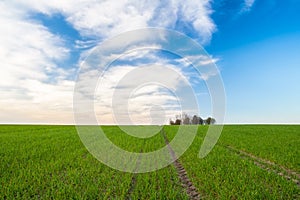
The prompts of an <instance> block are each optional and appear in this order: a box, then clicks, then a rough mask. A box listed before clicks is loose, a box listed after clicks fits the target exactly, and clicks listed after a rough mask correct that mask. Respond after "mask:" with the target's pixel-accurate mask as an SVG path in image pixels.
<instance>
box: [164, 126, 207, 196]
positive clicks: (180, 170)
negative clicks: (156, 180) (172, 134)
mask: <svg viewBox="0 0 300 200" xmlns="http://www.w3.org/2000/svg"><path fill="white" fill-rule="evenodd" d="M161 133H162V135H163V137H164V139H165V142H166V144H167V145H168V148H169V152H170V155H171V157H172V159H173V160H175V162H174V163H173V164H174V166H175V168H176V171H177V174H178V177H179V179H180V181H181V184H182V187H183V188H184V189H185V191H186V193H187V194H188V196H189V198H190V199H192V200H199V199H201V196H200V194H199V192H198V191H197V188H196V187H195V186H194V185H193V183H192V181H191V180H190V179H189V177H188V175H187V172H186V170H185V169H184V167H183V166H182V165H181V163H180V162H179V160H178V158H177V157H176V154H175V152H174V150H173V149H172V147H171V146H170V144H169V140H168V138H167V136H166V134H165V132H164V129H162V131H161Z"/></svg>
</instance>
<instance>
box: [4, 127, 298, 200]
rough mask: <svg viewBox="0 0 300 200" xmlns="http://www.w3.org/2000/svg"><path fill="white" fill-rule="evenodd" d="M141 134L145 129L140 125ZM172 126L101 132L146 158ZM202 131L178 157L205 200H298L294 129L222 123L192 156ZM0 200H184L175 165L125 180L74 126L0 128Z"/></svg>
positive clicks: (126, 175)
mask: <svg viewBox="0 0 300 200" xmlns="http://www.w3.org/2000/svg"><path fill="white" fill-rule="evenodd" d="M145 128H147V127H145ZM177 128H178V127H176V126H165V127H164V133H161V132H160V133H157V134H156V135H155V136H153V137H151V138H149V139H139V138H134V137H131V136H128V135H126V134H124V133H123V132H122V131H121V130H120V129H119V128H118V127H116V126H105V127H103V129H104V130H105V132H106V135H107V136H108V138H109V139H110V140H111V141H112V142H113V143H115V144H116V145H118V146H119V147H121V148H123V149H126V150H127V151H133V152H150V151H153V150H156V149H159V148H162V147H163V146H165V145H166V141H165V139H164V136H163V134H165V135H166V137H167V138H168V139H169V140H171V139H172V138H173V137H174V135H175V134H176V129H177ZM207 128H208V127H207V126H200V127H199V129H198V134H197V136H196V138H195V140H194V142H193V144H192V145H191V146H190V148H189V149H188V150H187V151H186V152H185V153H184V155H183V156H182V157H180V159H179V162H180V163H181V165H182V166H183V167H184V169H185V171H186V174H187V176H188V177H189V180H190V181H191V182H192V184H193V186H194V187H195V188H196V191H197V192H198V194H199V195H200V197H201V198H204V199H300V183H299V181H300V156H299V155H300V149H299V146H300V126H292V125H287V126H282V125H278V126H276V125H230V126H229V125H228V126H224V130H223V133H222V135H221V137H220V139H219V141H218V143H217V145H216V146H215V147H214V149H213V150H212V151H211V152H210V154H208V156H207V157H205V158H204V159H199V158H198V153H199V149H200V146H201V144H202V142H203V138H204V137H205V133H206V130H207ZM0 157H1V162H0V199H49V198H52V199H189V198H190V197H191V195H190V194H188V192H187V188H186V187H185V186H184V184H183V183H182V177H181V176H180V173H179V172H178V167H176V166H175V165H170V166H168V167H166V168H164V169H161V170H158V171H155V172H150V173H144V174H131V173H125V172H120V171H117V170H113V169H111V168H109V167H107V166H106V165H104V164H102V163H101V162H99V161H98V160H97V159H95V158H94V157H93V156H92V155H91V154H89V152H88V151H87V150H86V148H85V147H84V146H83V144H82V143H81V141H80V139H79V136H78V135H77V132H76V129H75V127H74V126H42V125H40V126H38V125H36V126H29V125H28V126H26V125H1V126H0Z"/></svg>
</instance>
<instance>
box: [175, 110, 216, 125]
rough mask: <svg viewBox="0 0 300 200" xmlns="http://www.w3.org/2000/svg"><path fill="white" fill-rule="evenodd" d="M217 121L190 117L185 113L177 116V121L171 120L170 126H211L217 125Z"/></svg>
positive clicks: (195, 116)
mask: <svg viewBox="0 0 300 200" xmlns="http://www.w3.org/2000/svg"><path fill="white" fill-rule="evenodd" d="M215 123H216V120H215V119H214V118H212V117H208V118H207V119H202V118H201V117H200V116H197V115H194V116H193V117H190V116H189V115H188V114H186V113H183V114H182V115H176V120H175V121H174V120H171V119H170V125H182V124H183V125H189V124H200V125H210V124H215Z"/></svg>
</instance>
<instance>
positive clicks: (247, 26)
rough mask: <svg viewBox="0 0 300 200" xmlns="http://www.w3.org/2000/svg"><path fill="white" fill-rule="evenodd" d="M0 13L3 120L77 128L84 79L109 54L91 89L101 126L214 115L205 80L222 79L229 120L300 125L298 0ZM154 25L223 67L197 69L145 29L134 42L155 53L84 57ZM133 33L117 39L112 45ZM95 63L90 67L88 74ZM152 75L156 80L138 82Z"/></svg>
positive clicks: (13, 7) (43, 7) (59, 4)
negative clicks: (77, 96)
mask: <svg viewBox="0 0 300 200" xmlns="http://www.w3.org/2000/svg"><path fill="white" fill-rule="evenodd" d="M0 10H1V12H0V29H1V31H0V61H1V73H0V94H1V95H0V123H2V124H6V123H31V124H35V123H50V124H51V123H54V124H73V123H74V105H73V97H74V87H75V86H76V83H77V82H78V77H79V76H80V75H82V76H83V77H85V80H92V79H93V80H96V81H98V78H99V69H98V68H97V67H98V66H99V65H100V64H101V63H102V62H104V61H105V60H106V59H110V58H111V57H112V56H113V58H114V59H115V62H113V63H112V64H111V66H110V67H109V68H108V69H106V71H105V73H104V74H102V75H101V76H102V79H101V81H102V82H101V81H100V82H97V83H98V85H97V87H96V89H95V90H93V91H94V92H95V94H94V96H93V98H92V100H93V103H94V105H93V106H94V108H95V115H96V117H97V120H98V122H99V124H114V123H120V124H123V123H124V124H126V123H128V122H129V121H130V122H132V123H133V124H149V123H150V124H151V123H155V124H159V123H167V121H168V120H169V118H172V117H174V115H176V114H178V113H180V112H182V111H184V112H187V113H189V114H191V115H193V114H199V115H200V116H201V117H203V118H206V117H208V116H213V117H214V113H213V112H212V108H213V106H214V105H213V104H212V100H211V97H212V94H210V91H209V89H208V88H207V82H209V81H210V80H213V79H214V78H215V77H216V76H219V75H220V77H221V78H222V80H223V86H224V88H225V94H226V104H225V105H226V106H225V109H226V114H225V120H224V123H227V124H235V123H238V124H252V123H261V124H264V123H268V124H269V123H276V124H299V123H300V106H299V102H300V84H299V83H300V78H299V77H300V56H299V55H300V20H299V19H300V12H299V10H300V2H299V1H298V0H286V1H280V0H214V1H209V0H203V1H201V0H199V1H194V0H185V1H178V0H173V1H155V0H154V1H148V0H143V1H138V0H133V1H124V0H122V1H95V0H82V1H78V2H76V3H72V2H70V1H58V0H53V1H37V0H27V1H22V2H20V1H14V0H10V1H1V2H0ZM147 27H154V28H165V29H168V30H174V31H177V32H178V33H182V34H184V35H186V36H188V37H190V38H191V39H192V40H193V41H195V42H197V43H198V44H200V45H202V46H203V48H204V49H205V52H203V55H202V56H200V58H199V57H198V58H197V62H198V63H200V64H199V66H202V67H201V70H205V66H207V65H210V66H212V65H214V66H215V65H216V66H217V68H218V70H219V74H217V73H216V71H214V70H213V71H209V70H208V71H203V73H202V74H201V75H199V74H197V73H196V72H195V70H194V69H193V67H192V66H190V65H189V64H186V62H184V61H183V59H182V58H181V57H180V56H178V55H175V54H172V53H170V52H166V51H163V50H161V49H160V48H161V47H162V46H161V45H162V44H161V43H157V40H153V36H151V35H147V34H137V35H134V36H133V37H132V38H134V41H133V42H136V41H139V43H137V44H136V45H137V47H143V45H144V46H145V43H142V42H141V41H147V42H148V43H149V44H147V45H148V46H149V45H152V46H151V48H150V49H149V48H148V49H140V50H137V51H132V52H130V53H126V54H122V52H121V51H118V52H117V51H116V52H115V54H112V53H111V52H110V53H111V54H107V51H106V55H105V56H106V57H101V59H100V60H101V62H100V61H98V63H96V64H95V63H89V62H87V60H88V61H89V60H91V59H89V58H91V57H92V56H90V55H91V54H93V50H95V48H97V47H98V46H99V45H100V46H101V45H102V44H106V43H105V41H110V40H111V39H112V38H118V36H119V35H120V34H121V35H122V34H124V33H125V32H127V31H133V30H137V29H140V28H147ZM132 38H131V37H129V38H125V39H124V38H123V40H119V43H117V45H116V43H114V45H115V46H114V49H115V50H117V49H118V48H119V47H120V46H122V45H124V44H126V42H130V41H131V39H132ZM114 41H116V40H114ZM172 42H174V44H176V45H175V48H180V44H179V42H178V41H176V40H174V41H172ZM104 46H105V45H104ZM102 47H103V45H102ZM94 52H95V51H94ZM123 53H124V52H123ZM95 58H96V60H97V59H99V58H100V57H95ZM191 59H192V61H193V58H191ZM88 64H94V65H93V69H92V70H91V69H90V70H89V71H85V68H84V66H87V65H88ZM141 69H142V70H141ZM83 72H84V73H83ZM158 74H159V75H158ZM141 77H142V78H141ZM151 77H152V78H153V79H154V82H149V84H144V82H141V80H149V81H150V79H151ZM158 78H159V79H158ZM76 81H77V82H76ZM155 81H156V82H155ZM159 81H162V84H157V82H159ZM128 83H130V84H128ZM188 87H191V88H192V90H191V91H192V93H193V95H194V97H195V98H196V102H197V103H198V107H197V106H195V105H196V104H193V105H194V106H191V107H188V106H187V105H192V102H191V101H192V100H190V99H192V97H190V96H189V95H190V94H187V91H189V89H188ZM92 89H94V88H92ZM184 91H185V92H184ZM124 95H127V96H124ZM128 95H129V98H128ZM181 97H182V98H181ZM183 98H186V99H189V100H187V101H184V99H183ZM124 105H126V106H125V107H124ZM183 107H184V109H183ZM196 107H197V108H196ZM125 108H126V109H125ZM197 109H198V110H197ZM128 113H129V115H130V116H129V118H128V116H127V117H125V115H128ZM123 114H124V116H123ZM128 120H129V121H128ZM217 122H219V123H222V122H223V119H218V118H217Z"/></svg>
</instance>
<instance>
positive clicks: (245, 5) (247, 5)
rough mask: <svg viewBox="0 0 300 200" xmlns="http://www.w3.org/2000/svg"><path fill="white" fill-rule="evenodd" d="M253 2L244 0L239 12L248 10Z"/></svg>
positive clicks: (253, 0)
mask: <svg viewBox="0 0 300 200" xmlns="http://www.w3.org/2000/svg"><path fill="white" fill-rule="evenodd" d="M254 3H255V0H244V3H243V7H242V9H241V11H240V12H241V13H243V12H248V11H250V10H251V8H252V6H253V5H254Z"/></svg>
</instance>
